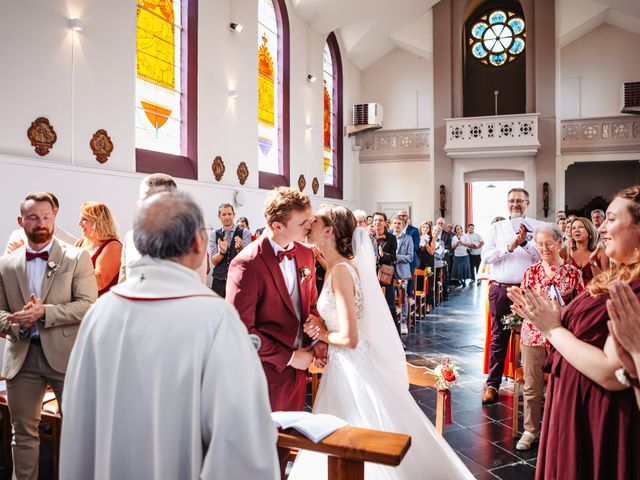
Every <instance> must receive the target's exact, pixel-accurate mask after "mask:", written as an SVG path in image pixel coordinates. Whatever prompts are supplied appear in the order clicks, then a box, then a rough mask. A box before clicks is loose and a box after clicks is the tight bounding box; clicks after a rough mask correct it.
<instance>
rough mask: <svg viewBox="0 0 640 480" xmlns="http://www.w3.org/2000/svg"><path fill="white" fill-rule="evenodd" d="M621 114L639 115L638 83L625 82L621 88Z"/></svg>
mask: <svg viewBox="0 0 640 480" xmlns="http://www.w3.org/2000/svg"><path fill="white" fill-rule="evenodd" d="M622 101H623V104H622V112H621V113H633V114H634V115H640V82H626V83H625V84H624V85H623V86H622Z"/></svg>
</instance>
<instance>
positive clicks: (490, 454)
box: [452, 432, 521, 470]
mask: <svg viewBox="0 0 640 480" xmlns="http://www.w3.org/2000/svg"><path fill="white" fill-rule="evenodd" d="M452 433H456V432H452ZM458 451H459V453H461V454H462V455H466V456H467V457H469V458H470V459H471V460H473V461H474V462H476V463H477V464H478V465H480V466H482V467H484V468H486V469H487V470H491V469H493V468H497V467H502V466H504V465H509V464H512V463H516V462H519V461H521V460H520V459H519V458H518V457H516V456H514V455H512V454H510V453H509V452H507V451H506V450H504V449H502V448H500V447H498V446H497V445H494V444H492V443H490V444H484V445H483V444H476V445H475V446H473V447H470V448H460V449H459V450H458Z"/></svg>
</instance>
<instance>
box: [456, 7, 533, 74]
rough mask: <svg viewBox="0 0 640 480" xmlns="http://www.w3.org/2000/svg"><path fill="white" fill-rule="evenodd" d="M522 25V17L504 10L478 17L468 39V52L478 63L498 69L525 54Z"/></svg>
mask: <svg viewBox="0 0 640 480" xmlns="http://www.w3.org/2000/svg"><path fill="white" fill-rule="evenodd" d="M526 36H527V35H526V31H525V23H524V19H523V18H522V16H521V15H519V14H517V13H515V12H512V11H510V10H507V9H497V10H492V11H490V12H488V13H485V14H483V15H480V17H479V18H478V19H477V21H476V22H475V23H474V24H473V26H472V27H471V32H470V34H469V36H468V38H467V42H468V45H469V48H471V53H472V54H473V56H474V57H475V58H476V59H477V60H478V61H480V62H482V63H484V64H485V65H490V66H492V67H499V66H501V65H505V64H507V63H509V62H512V61H513V60H515V59H516V58H518V56H519V55H520V54H521V53H522V52H524V47H525V37H526Z"/></svg>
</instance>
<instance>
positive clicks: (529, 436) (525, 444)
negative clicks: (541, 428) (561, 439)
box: [516, 432, 537, 450]
mask: <svg viewBox="0 0 640 480" xmlns="http://www.w3.org/2000/svg"><path fill="white" fill-rule="evenodd" d="M536 440H537V437H536V436H535V435H534V434H533V433H530V432H524V433H523V434H522V436H521V437H520V440H518V443H517V444H516V450H529V449H530V448H531V444H532V443H533V442H535V441H536Z"/></svg>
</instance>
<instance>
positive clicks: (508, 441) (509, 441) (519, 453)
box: [495, 429, 538, 461]
mask: <svg viewBox="0 0 640 480" xmlns="http://www.w3.org/2000/svg"><path fill="white" fill-rule="evenodd" d="M509 430H511V429H509ZM519 439H520V435H518V436H517V437H516V438H505V439H502V440H498V441H497V442H495V444H496V445H497V446H499V447H500V448H503V449H505V450H506V451H507V452H509V453H511V454H513V455H515V456H516V457H518V458H519V459H521V460H525V461H529V460H533V459H535V458H537V457H538V442H536V443H534V444H533V445H531V448H530V449H529V450H516V443H518V440H519Z"/></svg>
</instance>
